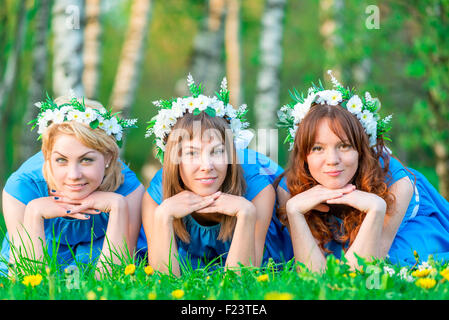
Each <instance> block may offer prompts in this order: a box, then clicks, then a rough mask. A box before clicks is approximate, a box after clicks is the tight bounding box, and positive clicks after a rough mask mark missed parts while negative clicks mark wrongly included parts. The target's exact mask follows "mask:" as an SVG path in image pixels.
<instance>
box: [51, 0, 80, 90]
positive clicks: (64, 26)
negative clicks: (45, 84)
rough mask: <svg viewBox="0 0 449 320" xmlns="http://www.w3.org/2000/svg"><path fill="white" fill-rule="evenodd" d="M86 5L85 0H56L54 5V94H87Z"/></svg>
mask: <svg viewBox="0 0 449 320" xmlns="http://www.w3.org/2000/svg"><path fill="white" fill-rule="evenodd" d="M84 25H85V8H84V1H83V0H55V2H54V5H53V17H52V30H53V93H54V95H55V96H62V95H67V94H68V92H69V90H73V91H74V92H75V94H76V95H77V96H84V87H83V82H82V76H83V68H84V62H83V42H84Z"/></svg>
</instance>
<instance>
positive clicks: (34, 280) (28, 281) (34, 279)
mask: <svg viewBox="0 0 449 320" xmlns="http://www.w3.org/2000/svg"><path fill="white" fill-rule="evenodd" d="M41 282H42V276H41V275H40V274H36V275H31V276H25V277H24V278H23V281H22V283H23V284H24V285H26V286H27V287H28V286H31V287H33V288H34V287H35V286H38V285H39V284H40V283H41Z"/></svg>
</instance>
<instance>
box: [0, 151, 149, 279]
mask: <svg viewBox="0 0 449 320" xmlns="http://www.w3.org/2000/svg"><path fill="white" fill-rule="evenodd" d="M43 164H44V157H43V154H42V152H38V153H37V154H35V155H34V156H32V157H30V158H29V159H28V160H27V161H25V162H24V163H23V164H22V166H21V167H20V168H19V169H18V170H17V171H15V172H14V173H13V174H11V176H10V177H9V178H8V180H7V181H6V185H5V188H4V190H5V192H7V193H8V194H9V195H11V196H13V197H14V198H16V199H17V200H19V201H20V202H22V203H23V204H25V205H26V204H28V203H29V202H30V201H31V200H33V199H36V198H41V197H48V185H47V182H46V181H45V179H44V176H43V173H42V166H43ZM122 168H123V169H122V173H123V175H124V182H123V183H122V184H121V185H120V187H119V188H118V189H117V190H116V191H115V192H116V193H118V194H121V195H123V196H127V195H128V194H130V193H131V192H133V191H134V190H135V189H137V187H138V186H139V185H140V181H139V180H138V179H137V177H136V175H135V173H134V172H133V171H131V170H130V169H129V168H128V167H127V166H126V165H125V164H124V163H122ZM108 219H109V215H108V213H105V212H102V213H100V214H98V215H91V218H90V219H89V220H78V219H74V218H69V217H67V218H66V217H58V218H54V219H46V220H45V221H44V228H45V237H46V245H47V246H48V249H47V251H48V253H49V254H50V256H53V254H54V252H55V250H57V255H56V258H57V261H58V264H60V265H61V266H68V265H70V264H74V263H76V262H78V263H80V264H86V263H91V262H93V261H95V260H96V259H97V258H98V256H99V254H100V252H101V249H102V247H103V240H104V236H105V234H106V228H107V224H108ZM71 250H72V251H73V254H72V252H71ZM9 254H10V243H9V237H8V233H6V236H5V238H4V240H3V244H2V250H1V256H2V257H1V260H2V261H0V272H3V273H7V272H8V271H7V263H8V261H9ZM5 263H6V264H5Z"/></svg>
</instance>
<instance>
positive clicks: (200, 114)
mask: <svg viewBox="0 0 449 320" xmlns="http://www.w3.org/2000/svg"><path fill="white" fill-rule="evenodd" d="M188 83H189V88H190V90H191V92H192V96H191V97H185V98H178V99H172V100H162V101H156V102H155V104H156V105H157V106H158V107H160V111H159V113H158V114H157V115H156V117H155V118H154V119H152V121H150V125H149V127H148V132H147V135H151V134H154V135H155V136H156V145H157V146H158V155H159V156H160V159H161V160H162V161H163V168H162V173H161V175H160V177H161V179H160V180H158V178H157V177H158V175H156V176H155V178H153V180H152V182H151V183H150V186H149V188H148V190H147V193H145V194H144V196H143V202H142V219H143V226H144V229H145V234H146V237H147V243H148V259H149V264H150V265H151V266H152V267H153V268H154V269H156V270H160V271H162V272H172V273H173V274H175V275H178V276H179V275H180V274H181V273H182V271H183V270H188V269H190V268H192V269H197V268H205V267H206V268H208V267H211V266H212V265H214V268H215V267H217V265H218V266H224V267H226V268H233V267H239V264H243V265H245V266H249V265H253V266H259V265H260V264H261V263H262V261H265V262H266V261H267V260H268V257H269V256H270V253H271V252H274V251H277V252H275V254H280V252H282V251H283V250H284V249H283V248H282V247H278V249H275V250H274V249H273V250H265V252H264V249H265V248H266V242H265V240H266V235H267V230H268V229H269V228H272V223H271V222H272V219H273V208H274V202H275V192H274V189H273V187H272V186H271V184H270V182H269V180H268V179H267V177H266V176H264V175H262V174H261V173H260V172H259V171H258V170H259V167H258V166H257V164H253V165H252V167H251V169H250V166H248V165H245V164H242V162H241V161H240V160H242V159H240V156H241V152H239V151H238V150H237V146H238V147H239V148H240V149H244V148H246V146H247V144H248V143H249V141H248V140H246V141H245V139H247V138H248V137H249V136H250V135H249V134H248V132H247V131H245V130H244V129H245V128H246V127H247V123H246V122H245V120H244V114H245V113H246V109H245V107H241V108H239V109H238V110H235V109H234V108H233V107H232V106H231V105H230V104H228V99H229V92H228V91H227V89H226V84H225V82H224V83H222V88H221V91H220V93H218V97H212V98H211V97H206V96H204V95H202V94H201V92H200V87H199V86H197V85H196V84H195V83H194V82H193V79H191V77H190V76H189V78H188ZM267 241H269V240H268V239H267ZM271 248H272V247H271ZM267 251H269V252H267ZM285 258H286V259H289V258H288V257H285Z"/></svg>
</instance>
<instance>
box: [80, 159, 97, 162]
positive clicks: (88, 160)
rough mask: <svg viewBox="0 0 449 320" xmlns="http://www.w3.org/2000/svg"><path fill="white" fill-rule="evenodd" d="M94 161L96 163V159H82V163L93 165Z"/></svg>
mask: <svg viewBox="0 0 449 320" xmlns="http://www.w3.org/2000/svg"><path fill="white" fill-rule="evenodd" d="M93 161H94V159H92V158H82V159H81V163H91V162H93Z"/></svg>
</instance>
